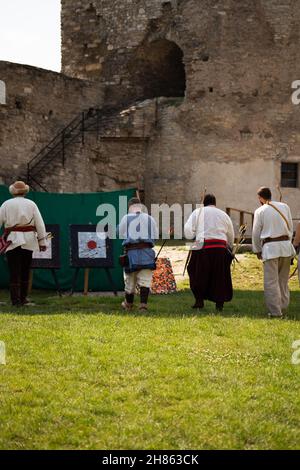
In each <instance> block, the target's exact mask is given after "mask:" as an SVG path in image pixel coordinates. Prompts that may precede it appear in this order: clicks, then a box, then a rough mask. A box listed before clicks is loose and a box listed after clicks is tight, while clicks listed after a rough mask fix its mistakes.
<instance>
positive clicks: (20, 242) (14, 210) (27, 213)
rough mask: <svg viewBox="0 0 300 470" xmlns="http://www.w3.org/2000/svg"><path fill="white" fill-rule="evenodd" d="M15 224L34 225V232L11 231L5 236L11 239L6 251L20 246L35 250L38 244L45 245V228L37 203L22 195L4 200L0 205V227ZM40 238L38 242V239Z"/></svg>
mask: <svg viewBox="0 0 300 470" xmlns="http://www.w3.org/2000/svg"><path fill="white" fill-rule="evenodd" d="M3 224H4V226H5V228H7V227H14V226H15V225H20V226H22V225H34V226H35V227H36V231H37V233H35V232H12V233H10V234H9V236H8V237H7V240H8V241H11V242H12V243H11V245H9V247H8V249H7V251H10V250H14V249H15V248H17V247H19V246H21V247H22V248H24V249H25V250H31V251H36V250H38V249H39V245H46V241H45V239H46V228H45V224H44V221H43V219H42V216H41V214H40V211H39V209H38V207H37V205H36V204H35V203H34V202H33V201H30V200H29V199H25V198H24V197H15V198H13V199H9V200H8V201H6V202H4V203H3V204H2V206H1V207H0V228H1V227H2V225H3ZM38 240H40V243H39V241H38Z"/></svg>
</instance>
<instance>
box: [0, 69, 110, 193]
mask: <svg viewBox="0 0 300 470" xmlns="http://www.w3.org/2000/svg"><path fill="white" fill-rule="evenodd" d="M0 78H1V80H2V81H4V82H5V84H6V104H2V105H1V104H0V182H1V183H7V184H8V183H10V182H11V181H12V179H14V178H16V177H20V176H23V175H25V174H26V171H25V170H26V164H27V162H28V161H29V160H30V159H31V158H33V157H34V155H35V154H36V153H37V152H38V151H39V150H40V149H41V148H42V147H44V146H45V145H46V144H48V143H49V141H50V140H52V139H53V137H54V136H55V135H56V134H57V133H58V132H59V131H61V130H62V128H63V127H65V125H66V124H68V123H69V121H71V120H72V119H73V118H74V117H75V116H76V114H78V113H80V112H81V111H82V110H83V109H88V108H89V107H90V106H93V107H94V106H97V105H98V106H99V107H101V106H102V101H103V98H102V91H101V87H100V84H97V83H90V82H88V81H85V82H84V81H81V80H77V79H74V78H70V77H66V76H64V75H61V74H58V73H54V72H49V71H46V70H42V69H37V68H35V67H29V66H23V65H18V64H12V63H7V62H0ZM79 171H80V170H79V169H78V168H76V167H75V166H73V168H72V172H71V174H70V175H69V179H70V180H71V181H73V180H74V178H75V179H76V177H77V175H78V172H79ZM51 172H53V168H51V167H49V168H47V170H46V171H45V173H46V174H48V175H49V173H50V174H51ZM53 178H54V179H56V178H57V175H55V174H53ZM66 184H67V182H66ZM62 186H63V184H62Z"/></svg>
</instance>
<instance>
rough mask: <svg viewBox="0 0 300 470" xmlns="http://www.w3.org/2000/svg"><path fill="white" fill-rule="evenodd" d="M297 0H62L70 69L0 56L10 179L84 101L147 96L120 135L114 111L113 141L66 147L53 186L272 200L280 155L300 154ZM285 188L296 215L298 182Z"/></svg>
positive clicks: (241, 203)
mask: <svg viewBox="0 0 300 470" xmlns="http://www.w3.org/2000/svg"><path fill="white" fill-rule="evenodd" d="M297 3H298V2H294V1H292V0H171V1H162V0H94V1H91V0H80V1H79V0H62V66H63V72H64V75H59V74H52V73H49V72H46V71H38V69H32V68H29V67H27V68H26V67H22V66H16V65H12V64H2V65H1V64H0V79H5V80H6V81H7V86H8V96H9V97H11V98H9V103H8V105H7V106H6V107H5V106H0V118H1V121H2V122H3V120H4V119H5V120H6V124H5V125H4V126H1V130H0V141H1V142H2V143H3V144H2V145H4V146H2V147H1V158H2V159H3V161H4V162H6V163H5V171H4V170H2V175H7V174H8V172H9V168H8V166H9V164H10V165H11V162H12V161H13V164H14V165H15V166H16V167H18V169H19V167H20V165H21V164H22V163H23V162H24V161H25V160H26V159H27V156H30V155H32V154H33V153H34V152H35V151H36V150H38V149H39V148H40V147H41V145H42V144H43V143H46V141H47V139H50V138H51V137H53V133H54V132H56V131H57V130H59V127H60V126H62V125H63V124H65V123H67V122H68V120H69V118H72V117H74V115H76V113H77V112H78V111H79V110H80V109H81V108H85V109H86V108H88V107H89V106H93V107H95V106H97V105H100V106H101V105H102V104H105V105H106V106H107V105H108V106H111V105H113V106H116V105H117V106H120V105H122V104H123V105H124V107H127V106H129V104H130V103H132V102H144V105H143V110H136V112H133V113H130V115H131V116H134V118H133V119H132V121H131V122H127V123H126V124H125V125H123V126H122V125H121V131H120V120H119V117H117V116H116V118H115V119H112V121H111V123H110V127H111V129H110V132H111V136H110V137H109V138H108V137H105V136H103V135H100V137H99V136H98V137H96V136H92V135H91V136H89V137H88V138H87V141H86V145H85V146H84V147H81V146H80V145H77V146H74V148H71V149H69V156H68V159H67V163H66V167H65V168H61V167H60V166H59V164H57V165H56V167H55V170H54V171H53V172H52V175H51V178H50V179H48V181H49V183H50V186H51V188H50V189H52V190H63V189H64V188H69V187H71V188H72V175H76V178H78V179H79V180H80V184H79V185H78V188H82V187H84V188H85V190H87V191H88V190H91V191H92V190H93V191H94V190H109V189H118V188H123V187H128V186H132V185H137V186H139V187H143V189H145V191H146V201H147V202H148V203H150V202H165V201H168V202H169V203H173V202H179V203H183V202H188V203H191V202H193V203H194V202H198V201H199V198H200V194H201V193H202V191H203V189H204V188H205V187H206V188H207V190H208V191H211V192H215V193H216V196H217V198H218V202H219V205H220V206H221V207H223V208H225V207H228V206H231V207H235V208H240V209H246V210H253V209H255V207H257V200H256V196H255V194H256V189H257V187H258V186H260V185H263V184H266V185H269V186H271V188H272V189H273V191H274V193H275V196H277V193H276V187H277V186H278V184H280V167H281V162H285V161H288V162H299V164H300V137H299V135H300V133H299V130H300V106H299V107H297V106H295V105H293V104H292V101H291V94H292V89H291V83H292V81H293V80H296V79H299V78H300V62H299V61H298V60H297V59H298V49H299V47H300V37H299V28H298V24H299V20H300V8H298V5H297ZM1 70H2V71H1ZM5 74H6V75H5ZM67 76H69V77H72V78H67ZM32 84H34V88H35V92H34V93H32V92H29V91H28V90H27V91H25V88H26V89H29V88H30V86H32ZM37 89H39V91H36V90H37ZM102 92H103V93H102ZM45 94H46V95H47V97H48V99H47V100H46V101H44V100H43V97H44V95H45ZM18 96H20V98H22V99H21V101H22V100H23V101H24V103H23V105H22V104H21V108H20V107H19V105H18V106H16V101H19V99H17V97H18ZM161 97H164V98H161ZM145 100H148V101H145ZM50 111H52V112H51V113H50ZM8 115H9V121H8V120H7V117H8ZM5 116H6V117H5ZM140 116H143V126H144V128H147V132H146V133H145V132H143V130H142V129H143V126H142V125H141V120H140ZM114 134H115V135H114ZM11 135H12V136H14V140H15V142H14V143H13V141H12V139H11V137H10V136H11ZM25 135H26V138H24V136H25ZM113 135H114V136H113ZM24 145H25V147H24ZM16 150H17V151H16ZM14 154H17V156H16V158H15V157H14ZM2 155H3V156H2ZM25 155H26V158H25ZM16 159H17V160H16ZM9 162H10V163H9ZM1 168H2V167H1ZM16 169H17V168H16ZM46 176H47V175H46ZM55 176H57V178H55ZM283 197H284V199H285V200H286V201H287V202H289V204H290V205H291V207H292V210H293V214H294V216H295V217H300V208H299V197H300V189H299V188H284V189H283Z"/></svg>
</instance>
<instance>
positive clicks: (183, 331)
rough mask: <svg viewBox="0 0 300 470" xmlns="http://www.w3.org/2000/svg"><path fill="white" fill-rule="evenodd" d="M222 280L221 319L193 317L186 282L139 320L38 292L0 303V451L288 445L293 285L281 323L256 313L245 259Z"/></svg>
mask: <svg viewBox="0 0 300 470" xmlns="http://www.w3.org/2000/svg"><path fill="white" fill-rule="evenodd" d="M234 283H235V288H236V291H235V297H234V300H233V302H232V303H231V304H228V305H226V307H225V310H224V313H223V314H222V315H215V314H214V305H213V304H209V303H208V304H207V306H206V307H205V309H204V310H203V311H202V312H201V313H200V314H195V312H194V311H193V310H192V309H191V308H190V306H191V305H192V303H193V299H192V296H191V294H190V292H189V291H188V289H187V283H184V284H183V285H182V286H181V290H180V292H179V293H178V294H174V295H171V296H162V297H159V296H153V297H151V302H150V304H151V311H150V312H149V313H148V314H147V315H145V314H143V315H141V314H139V313H138V311H136V312H134V313H130V314H127V313H126V314H125V313H123V312H122V311H121V310H120V301H121V299H120V298H118V299H115V298H104V297H98V298H97V297H88V298H83V297H74V298H69V297H64V298H63V299H59V298H57V297H56V296H54V295H53V294H49V293H44V294H40V293H34V295H33V298H34V299H35V300H36V302H37V306H36V307H34V308H32V307H31V308H30V309H21V310H18V311H16V310H13V309H12V308H10V307H8V306H6V307H1V309H2V310H1V312H2V313H1V316H0V341H1V340H2V341H4V342H5V343H6V348H7V365H6V366H0V448H1V449H156V448H159V449H219V448H220V449H229V448H230V449H283V448H286V449H296V448H300V401H299V392H300V365H299V366H295V365H292V363H291V356H292V352H293V350H292V343H293V341H295V340H297V339H300V322H299V320H300V312H299V305H300V291H299V287H298V285H297V282H296V280H294V281H293V282H292V284H291V285H292V290H293V292H292V300H291V307H290V309H289V316H288V318H287V319H286V320H268V319H266V317H265V309H264V305H263V293H262V272H261V265H260V263H259V262H257V261H256V259H255V258H254V257H253V256H250V255H246V256H245V257H244V259H243V261H242V263H240V264H239V265H237V266H236V267H235V270H234ZM5 299H7V293H2V294H1V295H0V300H5Z"/></svg>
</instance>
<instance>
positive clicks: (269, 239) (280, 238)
mask: <svg viewBox="0 0 300 470" xmlns="http://www.w3.org/2000/svg"><path fill="white" fill-rule="evenodd" d="M289 239H290V237H289V236H288V235H281V236H280V237H275V238H270V237H269V238H265V239H264V240H263V245H265V244H266V243H272V242H284V241H287V240H289Z"/></svg>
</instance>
